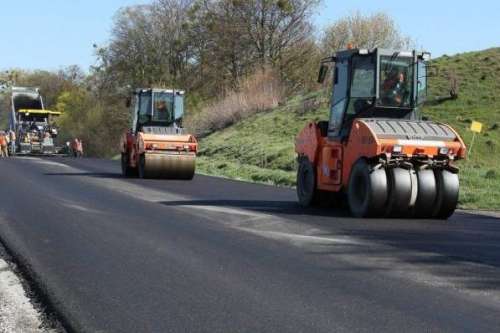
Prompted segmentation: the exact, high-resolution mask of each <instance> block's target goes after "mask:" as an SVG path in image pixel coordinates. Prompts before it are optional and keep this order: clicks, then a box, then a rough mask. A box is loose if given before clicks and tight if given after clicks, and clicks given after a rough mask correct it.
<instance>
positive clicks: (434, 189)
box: [295, 49, 466, 219]
mask: <svg viewBox="0 0 500 333" xmlns="http://www.w3.org/2000/svg"><path fill="white" fill-rule="evenodd" d="M429 58H430V54H429V53H426V52H416V51H410V52H406V51H394V50H385V49H374V50H366V49H348V50H344V51H340V52H337V53H336V54H335V55H334V56H332V57H329V58H327V59H323V61H322V64H321V67H320V73H319V81H320V82H323V81H324V79H325V77H326V75H327V73H328V69H329V67H333V69H334V70H333V93H332V98H331V109H330V119H329V121H321V122H317V123H316V122H311V123H309V124H307V125H306V126H305V128H304V129H303V130H302V131H301V132H300V134H299V135H298V137H297V139H296V144H295V150H296V152H297V154H298V165H299V166H298V172H297V195H298V200H299V202H300V204H301V205H303V206H310V205H314V204H316V203H318V202H320V201H321V200H322V198H324V197H326V196H331V194H332V193H337V194H344V196H346V197H347V202H348V204H349V208H350V210H351V213H352V215H353V216H356V217H419V218H438V219H447V218H448V217H449V216H451V215H452V214H453V212H454V210H455V208H456V206H457V202H458V191H459V180H458V168H457V167H456V166H454V165H453V162H454V161H455V160H458V159H461V158H464V157H465V154H466V147H465V145H464V142H463V141H462V139H461V138H460V136H459V135H458V133H457V132H456V131H455V130H454V129H453V128H451V127H450V126H448V125H445V124H442V123H437V122H434V121H426V120H422V116H421V107H422V105H423V104H424V102H425V101H426V96H427V77H428V75H427V66H426V61H427V60H428V59H429ZM329 63H332V64H333V66H330V65H329Z"/></svg>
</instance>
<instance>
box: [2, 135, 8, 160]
mask: <svg viewBox="0 0 500 333" xmlns="http://www.w3.org/2000/svg"><path fill="white" fill-rule="evenodd" d="M7 146H8V141H7V135H5V132H4V131H1V132H0V157H9V151H8V149H7Z"/></svg>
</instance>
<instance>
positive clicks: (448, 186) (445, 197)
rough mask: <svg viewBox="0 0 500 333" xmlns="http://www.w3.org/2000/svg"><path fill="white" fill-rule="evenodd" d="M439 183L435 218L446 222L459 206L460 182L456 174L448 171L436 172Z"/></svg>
mask: <svg viewBox="0 0 500 333" xmlns="http://www.w3.org/2000/svg"><path fill="white" fill-rule="evenodd" d="M434 175H435V176H436V183H437V198H436V203H435V206H434V214H433V217H434V218H437V219H443V220H446V219H447V218H449V217H450V216H451V215H452V214H453V212H454V211H455V209H456V208H457V204H458V192H459V180H458V175H457V174H456V173H452V172H450V171H448V170H435V171H434Z"/></svg>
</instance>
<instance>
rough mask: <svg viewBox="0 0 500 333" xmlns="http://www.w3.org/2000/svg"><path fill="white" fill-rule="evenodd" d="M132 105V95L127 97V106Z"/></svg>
mask: <svg viewBox="0 0 500 333" xmlns="http://www.w3.org/2000/svg"><path fill="white" fill-rule="evenodd" d="M131 105H132V99H131V98H130V97H127V98H126V99H125V107H127V108H129V107H130V106H131Z"/></svg>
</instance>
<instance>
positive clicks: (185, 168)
mask: <svg viewBox="0 0 500 333" xmlns="http://www.w3.org/2000/svg"><path fill="white" fill-rule="evenodd" d="M127 106H128V107H131V109H132V126H131V129H130V130H129V131H127V132H126V133H124V135H123V136H122V139H121V144H120V146H121V166H122V173H123V175H124V176H125V177H133V176H138V177H140V178H167V179H184V180H190V179H192V178H193V176H194V172H195V165H196V153H197V150H198V143H197V141H196V138H195V137H194V136H193V135H191V134H188V133H185V131H184V129H183V127H182V118H183V115H184V91H182V90H174V89H137V90H136V91H135V92H134V94H133V97H132V98H131V99H130V100H128V101H127Z"/></svg>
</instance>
